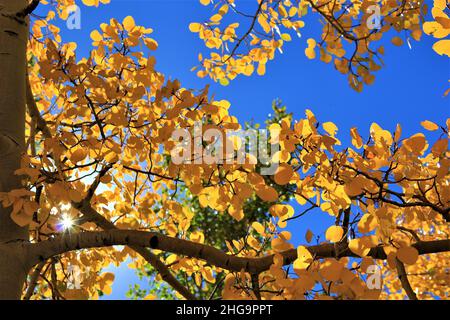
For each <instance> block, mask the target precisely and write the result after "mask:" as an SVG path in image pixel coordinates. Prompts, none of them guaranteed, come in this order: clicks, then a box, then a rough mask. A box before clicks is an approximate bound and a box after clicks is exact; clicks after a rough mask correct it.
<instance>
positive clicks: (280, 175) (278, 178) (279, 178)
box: [274, 163, 294, 186]
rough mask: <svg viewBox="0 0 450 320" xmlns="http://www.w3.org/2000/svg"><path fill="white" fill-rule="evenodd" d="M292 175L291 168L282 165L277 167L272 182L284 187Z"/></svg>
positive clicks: (287, 165)
mask: <svg viewBox="0 0 450 320" xmlns="http://www.w3.org/2000/svg"><path fill="white" fill-rule="evenodd" d="M293 175H294V169H292V166H291V165H289V164H286V163H283V164H281V165H280V166H279V167H278V169H277V171H276V173H275V176H274V180H275V182H276V183H277V184H278V185H280V186H284V185H286V184H288V183H289V181H290V180H291V178H292V176H293Z"/></svg>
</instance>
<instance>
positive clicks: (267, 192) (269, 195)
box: [256, 185, 278, 202]
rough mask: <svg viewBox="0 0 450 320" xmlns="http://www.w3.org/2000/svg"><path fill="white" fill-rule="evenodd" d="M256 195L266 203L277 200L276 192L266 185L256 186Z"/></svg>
mask: <svg viewBox="0 0 450 320" xmlns="http://www.w3.org/2000/svg"><path fill="white" fill-rule="evenodd" d="M256 194H257V196H258V197H260V198H261V199H262V200H264V201H267V202H274V201H277V200H278V192H277V190H275V189H274V188H272V187H269V186H266V185H257V186H256Z"/></svg>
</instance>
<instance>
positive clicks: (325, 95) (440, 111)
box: [38, 0, 450, 299]
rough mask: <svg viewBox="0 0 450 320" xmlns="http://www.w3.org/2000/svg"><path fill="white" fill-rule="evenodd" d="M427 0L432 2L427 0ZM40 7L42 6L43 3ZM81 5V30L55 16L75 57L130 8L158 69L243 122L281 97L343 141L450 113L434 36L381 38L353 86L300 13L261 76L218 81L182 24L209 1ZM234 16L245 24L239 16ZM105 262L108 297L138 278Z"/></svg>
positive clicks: (320, 219)
mask: <svg viewBox="0 0 450 320" xmlns="http://www.w3.org/2000/svg"><path fill="white" fill-rule="evenodd" d="M79 2H80V1H79ZM426 2H430V3H431V0H427V1H426ZM238 3H239V1H238ZM242 3H243V4H242V7H241V8H242V10H244V11H248V12H253V11H254V9H252V8H254V6H255V3H256V1H248V0H247V1H242ZM245 9H248V10H245ZM40 10H41V12H42V8H41V9H40ZM81 10H82V11H81V14H82V16H81V18H82V28H81V29H80V30H68V29H67V28H66V27H65V25H64V24H61V29H62V30H61V34H62V37H63V41H64V42H68V41H74V42H77V44H78V51H77V52H78V57H79V58H80V57H82V56H86V54H87V53H88V51H89V50H90V48H91V39H90V37H89V35H90V32H91V31H92V30H93V29H96V28H98V27H99V25H100V23H102V22H108V21H109V19H110V18H116V19H118V20H120V21H121V20H122V19H123V18H124V17H126V16H128V15H131V16H133V17H134V18H135V20H136V23H137V24H138V25H143V26H145V27H151V28H153V29H154V33H153V35H152V37H153V38H155V40H157V41H158V43H159V48H158V50H157V51H156V52H155V54H154V55H155V56H156V59H157V64H156V69H157V70H158V71H160V72H162V73H164V74H165V75H166V76H170V77H171V78H172V79H175V78H176V79H179V80H180V81H181V83H182V85H183V86H184V87H187V88H195V89H200V88H202V87H204V86H205V85H206V84H210V85H211V90H210V92H212V93H214V94H215V95H216V98H217V99H219V100H220V99H227V100H229V101H230V102H231V109H230V113H232V114H233V115H235V116H237V117H238V119H239V120H240V121H242V122H244V121H248V120H251V119H253V120H255V121H256V122H263V121H264V120H265V119H266V117H267V115H268V114H269V113H270V112H271V103H272V101H273V100H274V99H275V98H280V99H282V100H283V103H284V104H285V105H286V106H287V108H288V111H290V112H293V113H294V118H301V117H304V110H305V109H307V108H308V109H311V110H312V111H313V112H314V113H315V115H316V117H317V119H318V120H319V121H320V122H326V121H333V122H334V123H335V124H336V125H337V126H338V128H339V135H338V136H339V138H340V139H341V141H342V142H343V143H344V144H345V143H347V142H348V141H349V139H348V137H349V130H350V128H351V127H354V126H356V127H358V130H359V132H360V133H361V134H362V135H363V136H367V133H368V130H369V127H370V125H371V123H372V122H376V123H378V124H379V125H381V126H382V127H383V128H385V129H388V130H391V131H393V130H394V129H395V126H396V124H397V123H400V124H401V125H402V128H403V137H405V136H408V135H412V134H414V133H416V132H419V131H423V130H422V127H421V126H420V122H421V121H423V120H431V121H434V122H436V123H438V124H444V123H445V120H446V119H447V118H448V117H449V116H450V100H449V98H444V97H443V93H444V91H445V90H446V89H447V88H448V79H449V71H450V64H449V61H450V60H449V59H448V58H446V57H443V56H439V55H437V54H436V53H435V52H434V51H433V50H432V48H431V47H432V44H433V43H434V39H432V38H430V37H427V36H425V37H423V38H422V41H420V42H415V41H414V40H412V41H411V44H412V49H409V47H408V46H406V45H405V46H402V47H395V46H393V45H391V44H390V43H389V42H388V41H382V42H384V43H385V48H386V50H385V51H386V55H385V56H384V62H385V66H384V68H383V69H382V70H380V71H378V72H377V73H376V80H375V83H374V84H373V85H372V86H366V87H365V88H364V90H363V92H362V93H357V92H355V91H353V90H352V89H351V88H350V87H349V85H348V83H347V78H346V76H343V75H341V74H340V73H338V72H337V71H336V70H335V69H334V67H333V65H332V64H325V63H323V62H322V61H320V60H319V59H317V60H309V59H307V58H306V57H305V54H304V49H305V48H306V39H307V38H309V37H311V36H316V35H317V34H318V32H320V29H319V28H318V24H317V23H316V22H315V21H316V20H317V16H313V17H311V18H309V19H308V20H307V21H306V22H307V25H306V27H305V28H304V29H302V34H303V36H302V38H300V39H298V38H297V37H293V41H292V42H290V43H287V44H286V45H285V49H284V53H283V54H277V56H276V59H275V60H274V61H271V62H269V63H268V65H267V72H266V75H265V76H264V77H260V76H257V75H254V76H252V77H244V76H240V77H238V78H237V79H235V80H234V81H232V82H231V84H230V85H229V86H227V87H223V86H221V85H219V84H215V83H213V82H212V81H211V80H209V79H208V78H205V79H199V78H198V77H197V76H196V74H195V72H191V71H190V69H191V68H192V67H193V66H194V65H196V64H197V63H198V60H197V55H198V53H199V52H203V53H206V52H207V50H205V48H204V45H203V42H202V41H201V40H200V39H198V36H197V34H193V33H191V32H190V31H189V29H188V25H189V23H191V22H202V21H204V20H206V19H207V18H209V16H210V15H211V9H210V7H204V6H202V5H201V4H200V3H199V1H198V0H178V1H175V0H135V1H133V0H111V4H109V5H106V6H100V7H99V8H87V7H84V6H83V7H82V8H81ZM38 13H39V11H38ZM241 23H242V24H244V25H246V21H241ZM295 209H296V210H298V207H296V208H295ZM325 215H326V214H324V213H319V212H312V213H311V214H309V215H307V216H306V217H305V218H304V219H302V220H301V221H296V222H295V223H293V224H292V225H291V227H290V231H291V232H293V240H294V242H295V243H297V242H300V241H303V237H304V234H305V232H306V229H307V227H309V228H311V229H312V230H314V226H320V225H321V224H323V223H327V221H329V218H328V217H326V216H325ZM329 224H330V223H329V222H328V223H327V224H325V226H326V225H329ZM318 229H319V230H320V227H319V228H318ZM322 229H323V228H322ZM322 231H324V230H322ZM112 270H113V271H114V272H115V273H116V281H115V283H114V286H113V293H112V295H111V296H109V297H108V298H112V299H121V298H125V292H126V291H127V290H128V285H129V284H130V283H134V282H139V281H138V279H137V277H136V276H135V274H134V271H132V270H128V269H127V267H126V264H125V265H124V266H122V267H120V268H114V269H112ZM141 283H142V282H141Z"/></svg>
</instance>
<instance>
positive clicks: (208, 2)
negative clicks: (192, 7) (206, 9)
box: [200, 0, 211, 6]
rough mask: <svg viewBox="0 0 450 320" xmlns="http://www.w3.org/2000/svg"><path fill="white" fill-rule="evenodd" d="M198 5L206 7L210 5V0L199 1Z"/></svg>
mask: <svg viewBox="0 0 450 320" xmlns="http://www.w3.org/2000/svg"><path fill="white" fill-rule="evenodd" d="M200 3H201V4H202V5H204V6H207V5H209V4H210V3H211V0H200Z"/></svg>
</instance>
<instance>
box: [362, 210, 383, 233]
mask: <svg viewBox="0 0 450 320" xmlns="http://www.w3.org/2000/svg"><path fill="white" fill-rule="evenodd" d="M377 226H378V221H377V218H376V217H375V216H373V215H370V214H367V213H366V214H365V215H363V216H362V218H361V220H359V222H358V230H359V232H361V233H368V232H371V231H372V230H373V229H375V228H376V227H377Z"/></svg>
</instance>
